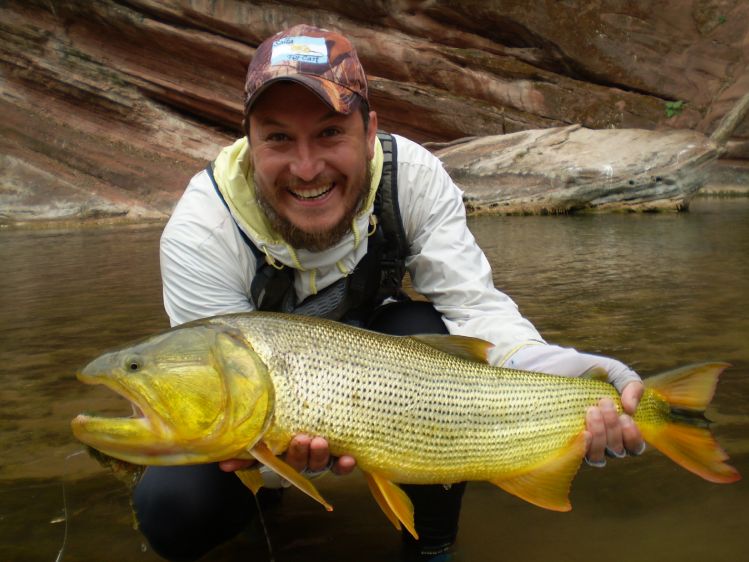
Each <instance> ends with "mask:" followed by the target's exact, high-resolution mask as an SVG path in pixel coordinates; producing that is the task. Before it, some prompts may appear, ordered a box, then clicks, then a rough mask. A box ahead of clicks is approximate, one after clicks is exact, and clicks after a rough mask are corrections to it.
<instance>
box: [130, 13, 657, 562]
mask: <svg viewBox="0 0 749 562" xmlns="http://www.w3.org/2000/svg"><path fill="white" fill-rule="evenodd" d="M244 129H245V136H244V137H243V138H241V139H239V140H237V141H236V142H235V143H234V144H232V145H231V146H228V147H226V148H225V149H223V150H222V151H221V152H220V154H219V155H218V157H217V158H216V160H215V161H214V162H213V163H212V164H211V165H210V166H209V167H208V168H207V169H206V170H204V171H202V172H200V173H198V174H197V175H196V176H195V177H194V178H193V179H192V181H191V182H190V185H189V186H188V188H187V190H186V191H185V193H184V195H183V196H182V199H181V200H180V202H179V204H178V205H177V207H176V209H175V211H174V214H173V216H172V218H171V220H170V221H169V223H168V225H167V227H166V229H165V230H164V234H163V236H162V239H161V269H162V278H163V285H164V304H165V308H166V311H167V313H168V315H169V317H170V319H171V322H172V325H178V324H181V323H183V322H187V321H190V320H194V319H198V318H202V317H206V316H213V315H216V314H222V313H230V312H243V311H251V310H277V311H285V312H291V313H297V314H307V315H317V316H324V317H327V318H331V319H334V320H337V321H341V322H347V323H351V324H354V325H358V326H363V327H367V328H369V329H372V330H377V331H381V332H385V333H391V334H400V335H406V334H417V333H422V334H423V333H443V334H446V333H451V334H461V335H469V336H474V337H478V338H482V339H485V340H487V341H490V342H492V343H493V344H494V348H493V350H492V352H491V354H490V361H491V362H492V363H493V364H496V365H505V366H509V367H513V368H518V369H527V370H534V371H542V372H548V373H554V374H558V375H560V376H580V375H582V374H583V373H585V372H587V371H589V370H591V369H592V368H595V367H597V368H602V369H605V370H606V372H607V373H608V376H609V380H610V381H611V382H612V383H613V384H614V385H615V386H616V387H617V389H618V390H619V392H620V393H621V394H622V402H623V404H624V408H625V410H626V411H627V412H628V413H630V414H631V413H632V412H634V409H635V407H636V405H637V403H638V401H639V399H640V396H641V394H642V388H643V387H642V384H641V382H640V379H639V377H638V376H637V374H636V373H634V372H633V371H632V370H630V369H629V368H627V367H626V366H625V365H623V364H622V363H620V362H618V361H616V360H614V359H609V358H606V357H598V356H594V355H588V354H584V353H579V352H577V351H575V350H573V349H564V348H560V347H558V346H554V345H549V344H547V343H546V342H545V341H544V340H543V338H542V337H541V336H540V334H539V333H538V332H537V331H536V329H535V328H534V327H533V325H532V324H531V323H530V322H529V321H528V320H526V319H525V318H524V317H523V316H522V315H521V314H520V313H519V311H518V309H517V307H516V305H515V303H514V302H513V301H512V300H511V299H510V298H509V297H507V296H506V295H505V294H503V293H502V292H500V291H498V290H497V289H496V288H495V287H494V285H493V282H492V275H491V269H490V267H489V264H488V262H487V260H486V258H485V256H484V254H483V253H482V251H481V250H480V248H479V247H478V246H477V245H476V242H475V240H474V238H473V236H472V235H471V233H470V231H469V230H468V227H467V225H466V218H465V209H464V207H463V202H462V194H461V192H460V190H459V189H458V188H457V187H456V186H455V184H454V183H453V182H452V181H451V179H450V177H449V176H448V175H447V174H446V173H445V171H444V170H443V168H442V166H441V164H440V162H439V160H438V159H437V158H435V157H434V156H433V155H431V154H430V153H429V152H428V151H427V150H425V149H423V148H422V147H421V146H419V145H418V144H416V143H413V142H411V141H409V140H407V139H405V138H403V137H401V136H398V135H389V134H386V133H381V132H378V131H377V114H376V113H375V112H374V111H372V110H371V108H370V105H369V96H368V91H367V80H366V75H365V73H364V70H363V68H362V66H361V64H360V62H359V59H358V57H357V54H356V51H355V50H354V48H353V46H352V45H351V43H350V42H349V41H348V40H347V39H346V38H345V37H343V36H342V35H340V34H338V33H335V32H331V31H327V30H322V29H318V28H314V27H310V26H305V25H300V26H296V27H294V28H291V29H289V30H286V31H283V32H280V33H278V34H276V35H275V36H273V37H271V38H269V39H267V40H266V41H264V42H263V43H262V44H261V45H260V46H259V47H258V49H257V52H256V53H255V56H254V57H253V60H252V62H251V63H250V67H249V70H248V73H247V80H246V85H245V115H244ZM405 271H408V272H409V274H410V276H411V280H412V285H413V288H414V290H415V291H416V292H418V293H420V294H421V295H423V296H424V297H425V298H426V301H427V302H412V301H409V300H408V299H407V298H405V296H404V294H403V292H402V291H401V280H402V278H403V275H404V273H405ZM587 429H588V435H587V437H588V451H587V457H586V458H587V460H588V462H589V463H590V464H592V465H594V466H602V465H603V464H605V456H604V453H605V452H608V454H609V456H625V455H626V454H627V453H628V452H629V453H631V454H638V453H639V452H641V451H642V449H643V447H644V444H643V441H642V438H641V436H640V434H639V431H638V430H637V428H636V426H635V425H634V423H633V422H632V420H631V418H630V417H629V416H627V415H622V416H619V415H618V414H617V411H616V409H615V407H614V404H613V402H612V401H610V400H604V401H602V402H601V403H600V404H599V405H598V406H597V407H592V408H591V409H590V410H589V412H588V417H587ZM286 462H287V463H289V464H290V465H291V466H293V467H294V468H296V469H297V470H300V471H302V472H303V473H304V474H307V475H314V474H316V473H319V472H321V471H324V470H327V469H331V470H332V471H333V472H334V473H336V474H347V473H350V472H351V471H352V470H353V468H354V466H355V464H356V459H353V458H351V457H341V458H338V459H333V458H331V456H330V454H329V451H328V444H327V442H326V441H325V439H323V438H321V437H319V436H307V435H299V436H297V437H295V439H294V440H293V441H292V443H291V444H290V447H289V450H288V451H287V453H286ZM246 464H247V463H246V462H245V461H237V460H231V459H227V461H225V462H223V463H221V464H220V466H218V465H204V466H188V467H150V468H148V469H147V470H146V472H145V474H144V476H143V478H142V480H141V482H140V483H139V485H138V486H137V487H136V490H135V493H134V505H135V509H136V514H137V516H138V519H139V522H140V526H141V529H142V531H143V533H144V534H145V535H146V537H147V538H148V540H149V542H150V543H151V545H152V547H153V548H154V550H156V552H158V553H159V554H161V555H162V556H164V557H166V558H169V559H172V560H192V559H196V558H198V557H200V556H202V555H203V554H204V553H206V552H207V551H209V550H210V549H211V548H213V547H214V546H216V545H218V544H220V543H221V542H223V541H225V540H227V539H228V538H230V537H231V536H233V535H235V534H236V533H237V532H238V531H239V530H241V529H242V528H243V527H244V526H246V525H247V523H248V522H249V521H250V520H251V519H252V517H253V516H254V513H255V509H256V508H255V503H254V501H253V499H252V497H251V494H250V492H249V491H247V490H246V489H245V488H244V487H243V486H242V484H241V483H240V481H239V479H237V478H235V477H234V475H233V474H231V471H232V470H236V469H237V468H239V467H242V466H245V465H246ZM272 476H273V475H272V474H271V475H267V476H266V478H267V481H266V485H267V486H268V487H273V486H274V485H280V484H281V483H280V482H278V481H277V480H276V481H275V482H274V481H273V478H272ZM464 488H465V485H464V484H460V485H453V486H452V487H443V486H404V489H405V490H406V492H407V494H408V495H409V496H410V497H411V499H412V501H413V504H414V508H415V525H416V529H417V531H418V533H419V536H420V539H419V541H418V542H416V541H413V540H412V539H410V536H405V537H404V545H405V548H404V556H405V557H406V558H407V559H408V560H449V558H450V556H451V554H450V553H451V550H452V545H453V543H454V541H455V538H456V535H457V525H458V515H459V511H460V504H461V498H462V495H463V490H464ZM300 532H303V530H300Z"/></svg>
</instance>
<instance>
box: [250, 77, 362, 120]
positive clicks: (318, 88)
mask: <svg viewBox="0 0 749 562" xmlns="http://www.w3.org/2000/svg"><path fill="white" fill-rule="evenodd" d="M278 82H296V83H297V84H301V85H302V86H305V87H306V88H307V89H308V90H310V91H311V92H312V93H313V94H315V95H316V96H317V97H318V98H320V99H321V100H322V101H323V103H325V105H327V106H328V107H330V108H331V109H332V110H333V111H335V112H336V113H342V114H343V115H350V114H351V112H352V111H353V110H354V109H355V104H354V103H353V101H354V99H355V98H356V97H357V94H355V93H354V92H352V91H351V90H349V89H348V88H344V87H343V86H339V85H338V84H335V83H334V82H330V81H329V80H325V79H323V78H319V77H318V76H311V75H308V74H292V75H289V76H278V77H276V78H272V79H270V80H268V81H267V82H266V83H265V84H263V85H262V86H260V88H258V89H257V90H255V92H254V93H253V94H252V97H251V98H250V102H249V104H248V105H247V108H246V111H247V112H249V111H251V110H252V106H253V105H254V104H255V102H256V101H257V100H258V99H260V96H261V95H262V94H263V93H264V92H265V91H266V90H267V89H268V88H269V87H270V86H272V85H273V84H277V83H278Z"/></svg>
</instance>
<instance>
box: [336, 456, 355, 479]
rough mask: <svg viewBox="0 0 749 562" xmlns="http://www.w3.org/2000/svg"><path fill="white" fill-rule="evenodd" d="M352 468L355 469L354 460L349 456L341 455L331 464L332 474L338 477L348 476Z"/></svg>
mask: <svg viewBox="0 0 749 562" xmlns="http://www.w3.org/2000/svg"><path fill="white" fill-rule="evenodd" d="M354 468H356V459H355V458H354V457H351V456H349V455H343V456H342V457H340V458H339V459H338V460H337V461H336V462H335V463H333V468H332V469H331V470H332V471H333V474H336V475H338V476H345V475H346V474H350V473H351V472H352V471H353V470H354Z"/></svg>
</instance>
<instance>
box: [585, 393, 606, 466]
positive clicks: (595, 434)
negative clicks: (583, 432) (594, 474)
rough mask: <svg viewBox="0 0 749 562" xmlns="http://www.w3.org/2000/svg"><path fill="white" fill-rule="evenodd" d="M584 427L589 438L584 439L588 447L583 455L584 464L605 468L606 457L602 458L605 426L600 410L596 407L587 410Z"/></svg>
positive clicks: (604, 444) (604, 448)
mask: <svg viewBox="0 0 749 562" xmlns="http://www.w3.org/2000/svg"><path fill="white" fill-rule="evenodd" d="M585 426H586V429H587V433H588V435H589V436H590V437H589V438H586V442H587V445H588V449H587V453H586V454H585V460H586V462H587V463H588V464H589V465H591V466H596V467H603V466H606V457H605V456H604V451H605V450H606V425H605V424H604V421H603V414H602V413H601V409H600V408H598V407H596V406H593V407H591V408H588V411H587V413H586V415H585Z"/></svg>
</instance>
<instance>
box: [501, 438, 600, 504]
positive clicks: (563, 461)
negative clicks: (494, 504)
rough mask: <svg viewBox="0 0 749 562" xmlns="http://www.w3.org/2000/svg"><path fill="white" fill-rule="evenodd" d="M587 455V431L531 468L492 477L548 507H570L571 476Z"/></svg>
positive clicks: (513, 491) (527, 498)
mask: <svg viewBox="0 0 749 562" xmlns="http://www.w3.org/2000/svg"><path fill="white" fill-rule="evenodd" d="M584 455H585V434H584V433H583V432H580V433H579V434H578V435H576V436H575V437H574V438H573V439H572V440H571V441H570V442H569V443H568V444H567V445H566V446H565V447H563V448H562V449H561V450H560V451H559V452H558V453H557V454H556V455H554V456H553V457H552V458H550V459H549V460H547V461H546V462H544V463H543V464H541V465H539V466H537V467H535V468H533V469H532V470H530V471H528V472H524V473H522V474H517V475H514V476H511V477H509V478H497V479H495V480H491V481H490V482H491V483H492V484H495V485H496V486H499V487H500V488H502V489H503V490H504V491H505V492H508V493H510V494H513V495H515V496H518V497H519V498H521V499H523V500H525V501H527V502H530V503H532V504H534V505H537V506H539V507H543V508H545V509H551V510H553V511H570V510H571V509H572V504H570V499H569V493H570V487H571V485H572V479H573V478H574V477H575V474H577V471H578V470H579V468H580V463H581V462H582V460H583V456H584Z"/></svg>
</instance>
